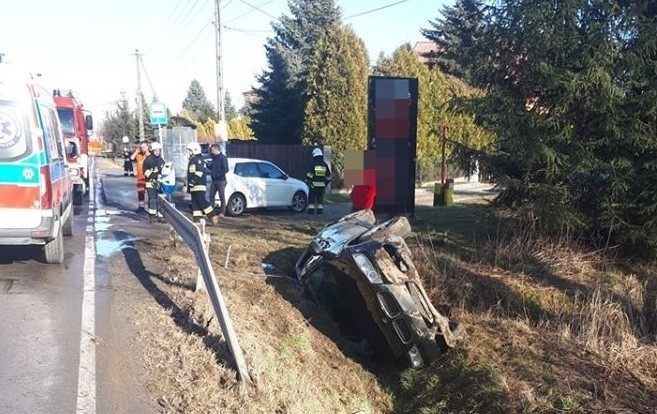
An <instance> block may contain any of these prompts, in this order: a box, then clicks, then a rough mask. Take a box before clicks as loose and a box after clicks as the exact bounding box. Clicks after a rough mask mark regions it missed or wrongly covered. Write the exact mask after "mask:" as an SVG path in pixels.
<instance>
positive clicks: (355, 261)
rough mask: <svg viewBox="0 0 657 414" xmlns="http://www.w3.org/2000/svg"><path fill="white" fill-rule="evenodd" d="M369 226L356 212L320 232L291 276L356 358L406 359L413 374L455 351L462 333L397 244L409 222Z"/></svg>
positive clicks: (368, 215)
mask: <svg viewBox="0 0 657 414" xmlns="http://www.w3.org/2000/svg"><path fill="white" fill-rule="evenodd" d="M375 222H376V219H375V217H374V214H373V213H372V211H371V210H362V211H358V212H356V213H353V214H350V215H348V216H345V217H343V218H342V219H340V220H339V221H337V222H335V223H332V224H330V225H328V226H326V227H325V228H324V229H323V230H322V231H320V232H319V234H317V236H315V237H314V238H313V240H312V241H311V242H310V245H309V247H308V248H307V249H306V251H305V252H304V253H303V254H302V256H301V257H300V258H299V260H298V261H297V263H296V266H295V272H296V277H297V279H298V280H299V282H301V283H302V284H303V286H304V290H305V291H306V293H307V294H308V295H309V296H310V297H312V298H313V299H314V301H315V302H316V303H317V304H318V305H319V306H320V307H322V308H323V309H325V310H326V311H327V313H328V314H329V316H331V318H332V319H333V320H334V321H335V322H336V323H337V324H338V325H339V326H340V328H341V330H342V333H343V335H344V336H345V337H347V338H348V339H349V341H350V342H351V343H352V344H357V345H358V346H357V347H356V348H354V350H355V351H356V353H358V354H361V355H367V356H373V357H376V356H379V357H381V356H384V357H385V356H386V355H392V356H393V357H396V358H401V357H404V356H405V357H406V358H407V359H408V361H409V363H410V365H411V366H412V367H414V368H420V367H423V366H426V365H428V364H430V363H431V362H432V361H434V360H435V359H436V358H437V357H438V356H439V355H440V354H441V353H443V352H445V351H446V350H447V349H448V348H450V347H453V346H455V345H456V344H457V342H458V341H460V340H461V339H462V338H463V336H464V329H463V328H462V327H461V326H460V325H459V324H457V323H454V322H452V321H450V320H449V319H448V318H447V317H445V316H444V315H442V314H441V313H440V312H438V311H437V310H436V308H435V307H434V306H433V305H432V304H431V302H430V300H429V298H428V296H427V294H426V292H425V290H424V288H423V286H422V282H421V280H420V277H419V275H418V272H417V270H416V268H415V266H414V265H413V261H412V259H411V252H410V250H409V248H408V245H407V244H406V242H405V241H404V237H406V236H407V235H409V234H410V233H411V228H410V225H409V223H408V220H407V219H406V218H405V217H395V218H392V219H390V220H388V221H386V222H384V223H381V224H379V225H376V224H375Z"/></svg>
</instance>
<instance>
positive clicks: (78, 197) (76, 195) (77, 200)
mask: <svg viewBox="0 0 657 414" xmlns="http://www.w3.org/2000/svg"><path fill="white" fill-rule="evenodd" d="M83 196H84V193H83V192H82V190H81V189H80V186H78V185H76V186H75V187H73V205H74V206H81V205H82V197H83Z"/></svg>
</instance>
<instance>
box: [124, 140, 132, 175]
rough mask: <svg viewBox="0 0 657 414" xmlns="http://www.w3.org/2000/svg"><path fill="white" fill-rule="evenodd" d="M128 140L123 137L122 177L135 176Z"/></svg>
mask: <svg viewBox="0 0 657 414" xmlns="http://www.w3.org/2000/svg"><path fill="white" fill-rule="evenodd" d="M129 144H130V138H128V137H123V175H124V176H126V177H127V176H131V177H134V176H135V170H134V169H133V167H132V158H131V157H132V149H130V146H129Z"/></svg>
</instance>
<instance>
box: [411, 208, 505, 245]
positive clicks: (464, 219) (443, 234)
mask: <svg viewBox="0 0 657 414" xmlns="http://www.w3.org/2000/svg"><path fill="white" fill-rule="evenodd" d="M493 214H494V213H493V210H491V208H490V207H489V206H488V205H487V204H482V203H468V204H466V203H463V204H456V205H453V206H449V207H425V208H418V209H417V210H416V212H415V218H414V219H413V220H412V222H411V224H412V226H413V230H415V231H416V234H419V235H420V236H419V237H420V239H421V241H429V240H430V241H431V242H432V243H438V244H439V245H453V246H461V247H465V246H473V245H476V244H478V243H479V242H483V239H484V238H486V237H488V235H489V234H490V233H491V232H494V231H495V221H496V220H495V217H494V216H493Z"/></svg>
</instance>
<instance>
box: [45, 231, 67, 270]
mask: <svg viewBox="0 0 657 414" xmlns="http://www.w3.org/2000/svg"><path fill="white" fill-rule="evenodd" d="M43 253H44V256H45V259H46V263H49V264H61V263H63V262H64V230H63V229H62V228H61V227H60V228H59V231H58V232H57V236H55V238H54V239H53V240H51V241H49V242H48V243H46V245H45V246H43Z"/></svg>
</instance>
